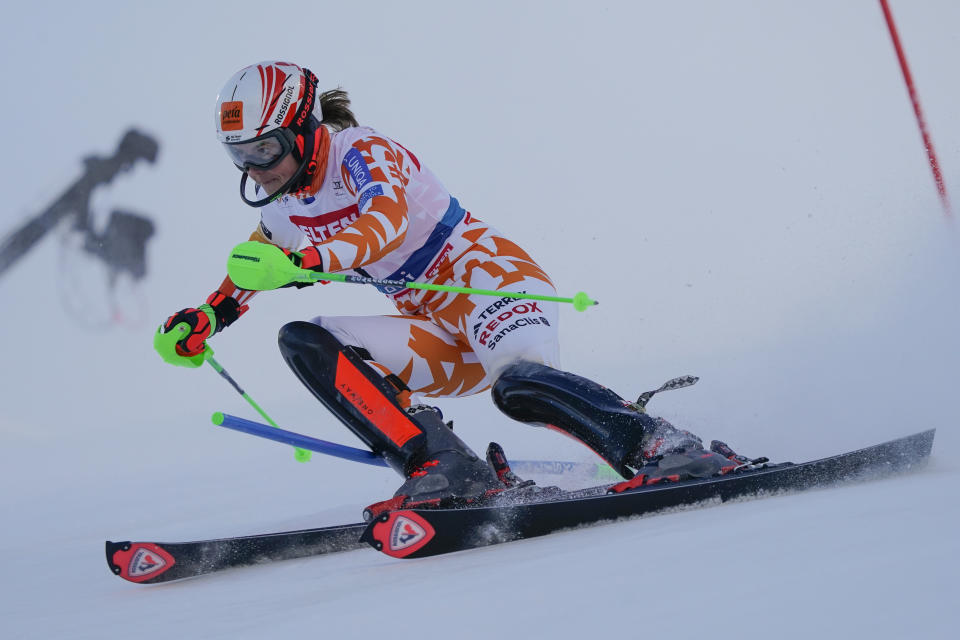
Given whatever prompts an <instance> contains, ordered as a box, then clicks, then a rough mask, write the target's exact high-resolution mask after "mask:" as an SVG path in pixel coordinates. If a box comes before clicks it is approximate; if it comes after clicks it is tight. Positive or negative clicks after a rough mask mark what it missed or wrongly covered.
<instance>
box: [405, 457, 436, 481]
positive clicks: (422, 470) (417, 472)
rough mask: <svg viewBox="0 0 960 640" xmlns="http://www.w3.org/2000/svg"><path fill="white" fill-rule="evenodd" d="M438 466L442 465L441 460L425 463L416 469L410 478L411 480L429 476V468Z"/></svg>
mask: <svg viewBox="0 0 960 640" xmlns="http://www.w3.org/2000/svg"><path fill="white" fill-rule="evenodd" d="M438 464H440V461H439V460H428V461H427V462H424V463H423V464H421V465H420V466H419V467H417V468H416V469H414V470H413V472H412V473H411V474H410V475H409V476H408V477H409V478H422V477H423V476H425V475H427V473H429V472H428V471H427V467H435V466H437V465H438Z"/></svg>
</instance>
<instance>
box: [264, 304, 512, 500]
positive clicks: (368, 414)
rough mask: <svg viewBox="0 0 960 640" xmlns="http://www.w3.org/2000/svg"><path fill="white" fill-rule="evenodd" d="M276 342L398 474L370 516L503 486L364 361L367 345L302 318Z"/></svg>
mask: <svg viewBox="0 0 960 640" xmlns="http://www.w3.org/2000/svg"><path fill="white" fill-rule="evenodd" d="M279 343H280V352H281V353H282V354H283V357H284V360H286V362H287V364H288V365H289V366H290V368H291V369H292V370H293V372H294V373H295V374H296V375H297V377H298V378H300V381H301V382H303V384H304V385H306V387H307V388H308V389H310V391H311V392H312V393H313V395H314V396H316V398H317V399H318V400H320V402H322V403H323V404H324V405H325V406H326V407H327V409H329V410H330V412H331V413H333V414H334V415H335V416H336V417H337V418H339V419H340V421H341V422H343V423H344V424H345V425H346V426H347V427H348V428H349V429H350V430H351V431H352V432H353V433H354V434H355V435H356V436H357V437H358V438H360V439H361V440H362V441H363V442H364V443H365V444H366V445H367V446H368V447H370V449H371V450H372V451H373V452H374V453H376V454H378V455H379V456H381V457H382V458H383V459H384V461H385V462H386V463H387V466H389V467H390V468H392V469H394V470H395V471H397V472H398V473H399V474H400V475H401V476H403V478H404V482H403V484H402V485H401V486H400V488H399V489H398V490H397V492H396V493H395V494H394V497H393V498H392V499H390V500H386V501H383V502H378V503H376V504H374V505H371V506H370V507H368V508H367V509H366V510H365V513H369V514H371V515H372V517H376V515H379V514H380V513H382V512H383V511H385V510H389V509H398V508H402V507H410V506H437V507H443V506H455V505H458V504H465V503H470V502H473V501H476V500H480V499H482V498H484V497H486V496H487V495H488V494H491V493H496V492H499V491H501V490H503V489H504V488H505V486H504V484H503V483H502V482H501V481H500V480H499V479H498V478H497V474H496V473H495V472H494V470H493V469H492V468H491V467H490V466H489V465H488V464H487V462H486V461H485V460H481V459H480V458H479V457H478V456H477V455H476V454H475V453H474V452H473V451H472V450H471V449H470V447H468V446H467V444H466V443H465V442H463V440H461V439H460V438H459V437H457V436H456V435H455V434H454V433H453V430H452V429H451V428H450V427H449V426H448V425H447V424H444V422H443V418H442V416H441V414H440V413H439V411H438V410H436V409H435V408H433V407H429V406H426V405H414V406H411V405H410V389H409V388H408V387H407V385H406V384H405V383H404V382H403V381H402V380H401V379H400V378H399V377H397V376H396V375H394V374H387V375H384V374H383V372H382V368H380V369H378V368H377V367H379V365H377V367H375V366H374V365H373V364H371V363H373V362H374V361H373V358H372V357H371V354H370V353H369V352H368V351H367V350H366V349H363V348H360V347H355V346H348V345H344V344H342V343H341V342H340V341H339V340H337V339H336V337H334V336H333V334H331V333H330V332H329V331H327V330H326V329H324V328H323V327H320V326H318V325H315V324H312V323H309V322H291V323H289V324H287V325H284V327H283V328H282V329H281V330H280V336H279Z"/></svg>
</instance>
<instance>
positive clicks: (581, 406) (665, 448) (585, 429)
mask: <svg viewBox="0 0 960 640" xmlns="http://www.w3.org/2000/svg"><path fill="white" fill-rule="evenodd" d="M695 381H696V379H695V378H693V377H692V376H687V377H685V378H683V379H679V378H678V379H675V380H673V381H671V383H668V385H664V387H661V388H660V389H658V390H657V391H653V392H647V393H646V394H644V395H642V396H641V397H640V398H639V399H638V401H637V402H629V401H627V400H625V399H624V398H622V397H620V396H619V395H617V394H616V393H614V392H613V391H611V390H610V389H607V388H606V387H603V386H601V385H599V384H597V383H595V382H593V381H591V380H587V379H586V378H583V377H581V376H578V375H575V374H572V373H569V372H566V371H561V370H559V369H554V368H553V367H549V366H547V365H544V364H540V363H537V362H517V363H514V364H512V365H510V366H509V367H507V368H506V369H504V370H503V372H502V373H501V374H500V376H499V377H498V378H497V380H496V381H495V382H494V384H493V386H492V389H491V392H492V395H493V400H494V403H495V404H496V405H497V407H498V408H499V409H500V410H501V411H503V412H504V413H505V414H507V415H508V416H510V417H511V418H513V419H514V420H519V421H520V422H527V423H533V424H540V425H546V426H548V427H551V428H553V429H555V430H557V431H560V432H562V433H564V434H566V435H569V436H571V437H573V438H575V439H576V440H579V441H580V442H582V443H583V444H585V445H587V446H588V447H589V448H590V449H592V450H593V451H594V453H596V454H597V455H599V456H600V457H601V458H603V459H604V460H605V461H606V462H607V464H609V465H610V466H611V467H612V468H613V469H614V470H615V471H616V472H617V473H619V474H620V475H621V476H622V477H624V478H627V479H630V478H633V476H634V475H635V473H636V471H635V470H637V469H640V468H643V467H645V466H646V465H648V464H649V463H651V462H652V461H654V460H657V459H659V457H662V456H663V455H665V454H668V453H679V452H683V451H686V450H700V451H702V450H703V443H702V442H701V441H700V439H699V438H698V437H696V436H695V435H693V434H692V433H690V432H689V431H683V430H680V429H676V428H675V427H674V426H673V425H671V424H670V423H669V422H667V421H666V420H664V419H662V418H655V417H653V416H650V415H648V414H647V413H646V410H645V408H644V405H645V404H646V401H647V400H649V399H650V396H652V395H653V394H654V393H657V392H658V391H663V390H667V389H670V388H679V387H680V386H689V385H690V384H693V382H695Z"/></svg>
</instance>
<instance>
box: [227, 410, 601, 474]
mask: <svg viewBox="0 0 960 640" xmlns="http://www.w3.org/2000/svg"><path fill="white" fill-rule="evenodd" d="M210 420H211V421H212V422H213V424H215V425H217V426H218V427H226V428H227V429H232V430H234V431H239V432H241V433H246V434H249V435H252V436H258V437H260V438H266V439H267V440H273V441H275V442H282V443H283V444H290V445H293V446H299V447H302V448H304V449H309V450H310V451H316V452H317V453H322V454H324V455H327V456H333V457H335V458H342V459H344V460H351V461H353V462H361V463H363V464H369V465H373V466H375V467H386V466H387V463H386V462H385V461H384V460H383V458H381V457H380V456H378V455H377V454H375V453H373V452H372V451H368V450H366V449H357V448H354V447H348V446H346V445H343V444H336V443H335V442H327V441H326V440H320V439H319V438H311V437H310V436H305V435H303V434H300V433H295V432H293V431H287V430H286V429H281V428H279V427H277V428H271V427H268V426H267V425H265V424H260V423H259V422H254V421H253V420H247V419H246V418H238V417H237V416H232V415H230V414H229V413H222V412H220V411H217V412H216V413H214V414H213V415H212V416H211V418H210ZM510 467H511V468H512V469H513V470H514V471H517V472H520V473H534V474H544V475H546V474H549V475H562V474H566V473H576V474H578V475H584V476H587V477H591V478H597V479H611V480H620V475H619V474H618V473H617V472H616V471H614V470H613V469H612V468H611V467H610V466H609V465H606V464H603V463H599V462H566V461H557V460H511V461H510Z"/></svg>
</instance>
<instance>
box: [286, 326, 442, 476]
mask: <svg viewBox="0 0 960 640" xmlns="http://www.w3.org/2000/svg"><path fill="white" fill-rule="evenodd" d="M278 342H279V344H280V353H281V354H282V355H283V359H284V360H285V361H286V362H287V364H288V365H289V366H290V368H291V369H292V370H293V372H294V373H295V374H296V375H297V377H298V378H299V379H300V381H301V382H302V383H303V384H304V385H306V387H307V388H308V389H310V391H311V392H312V393H313V395H314V396H316V398H317V400H319V401H320V402H322V403H323V404H324V406H326V407H327V409H329V410H330V412H331V413H333V414H334V415H335V416H336V417H337V418H338V419H339V420H340V421H341V422H343V423H344V424H345V425H346V426H347V427H348V428H349V429H350V430H351V431H352V432H353V433H354V434H356V436H357V437H358V438H360V439H361V440H362V441H363V442H364V443H366V445H367V446H368V447H370V449H371V450H373V451H374V452H375V453H377V454H380V455H381V456H383V458H384V459H385V460H386V461H387V463H388V464H389V465H390V466H391V467H392V468H394V469H396V470H397V471H399V472H401V473H403V468H404V466H405V465H406V463H407V461H408V460H409V459H410V458H411V457H412V456H414V455H415V454H416V452H417V450H418V449H420V448H421V447H422V446H423V445H424V441H425V438H424V434H423V431H422V429H421V428H420V426H418V424H417V423H416V422H415V421H413V420H412V419H411V418H410V416H409V415H408V414H407V413H406V411H405V410H404V408H403V407H402V406H400V404H399V402H398V401H397V388H396V387H395V386H393V385H391V384H390V383H389V382H387V381H386V380H385V379H384V378H383V376H382V375H381V374H380V373H379V372H378V371H377V370H376V369H374V368H373V367H371V366H370V365H369V364H367V363H366V362H364V360H363V357H361V355H360V352H359V351H358V350H356V349H354V348H353V347H348V346H346V345H344V344H342V343H341V342H340V341H339V340H337V339H336V338H335V337H334V336H333V334H331V333H330V332H329V331H327V330H326V329H324V328H323V327H320V326H318V325H315V324H313V323H311V322H291V323H289V324H286V325H284V326H283V327H282V328H281V329H280V335H279V337H278Z"/></svg>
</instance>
